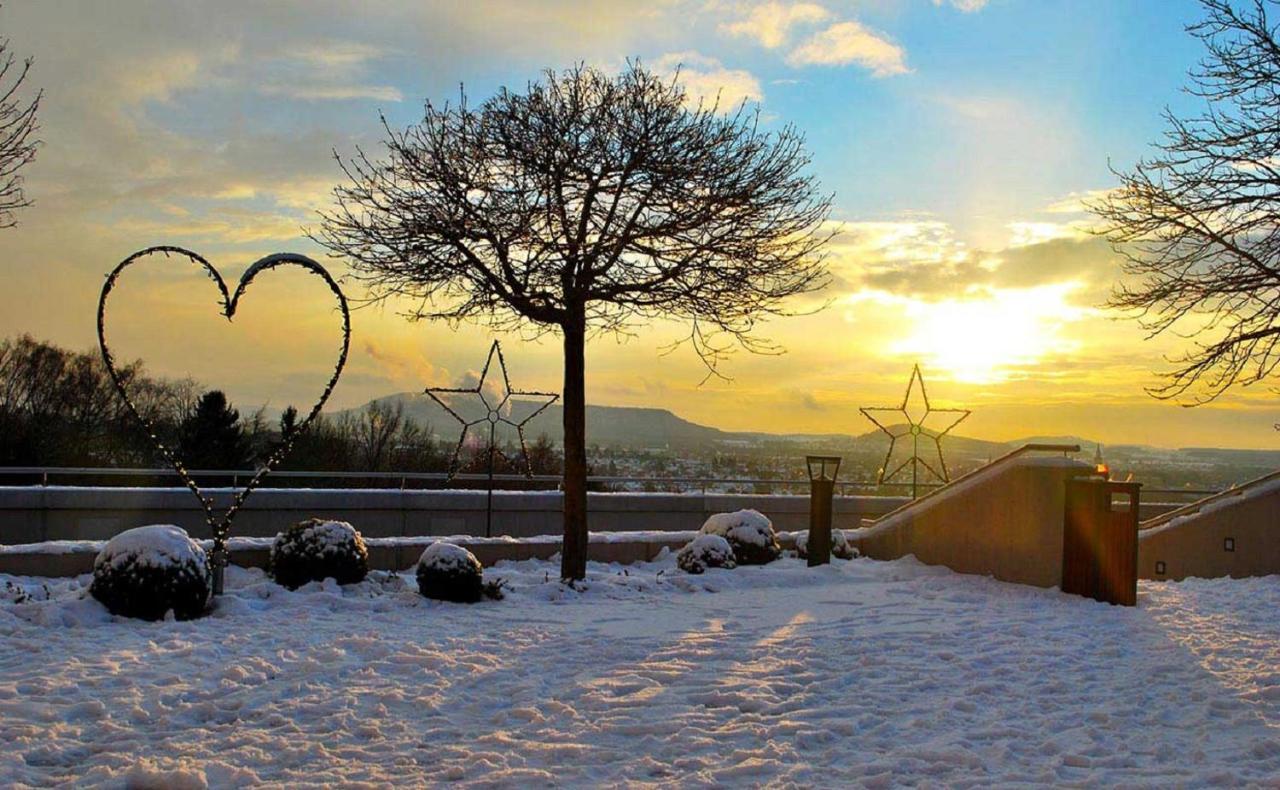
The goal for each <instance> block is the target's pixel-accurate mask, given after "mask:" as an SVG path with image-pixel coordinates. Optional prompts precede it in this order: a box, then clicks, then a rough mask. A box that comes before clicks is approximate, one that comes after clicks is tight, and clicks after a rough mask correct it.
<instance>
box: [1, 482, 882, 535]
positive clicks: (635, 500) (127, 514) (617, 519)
mask: <svg viewBox="0 0 1280 790" xmlns="http://www.w3.org/2000/svg"><path fill="white" fill-rule="evenodd" d="M213 493H214V497H215V499H216V500H217V501H218V503H219V504H220V505H221V504H223V503H225V502H227V501H229V500H230V497H231V495H230V494H229V493H228V492H227V491H225V490H219V491H215V492H213ZM906 501H907V500H906V499H903V498H899V497H858V496H854V497H837V498H836V500H835V525H836V526H837V527H843V528H848V529H852V528H854V527H857V526H858V525H859V524H860V523H861V521H862V519H864V518H875V517H878V516H881V515H883V514H884V513H887V512H888V511H890V510H892V509H894V508H896V507H898V506H899V505H901V504H902V503H904V502H906ZM560 508H561V497H560V494H558V493H556V492H531V493H524V492H507V491H503V492H495V493H494V521H493V524H494V528H493V533H494V534H495V535H504V534H505V535H511V536H513V537H529V536H533V535H558V534H560V532H561V529H562V521H561V511H560ZM742 508H754V509H756V510H759V511H760V512H762V513H764V514H765V515H767V516H768V517H769V518H770V519H771V520H772V521H773V522H774V526H775V527H776V528H777V529H779V530H788V531H790V530H797V529H807V528H808V519H809V498H808V497H807V496H780V495H776V496H754V495H729V494H706V495H703V494H594V493H593V494H591V495H589V497H588V509H589V517H590V527H591V529H592V530H593V531H596V532H628V531H635V530H663V531H671V530H696V529H699V528H700V527H701V526H702V523H703V522H704V521H706V519H707V516H709V515H711V514H712V513H720V512H724V511H731V510H739V509H742ZM312 516H322V517H326V518H336V519H342V520H344V521H350V522H351V523H352V524H354V525H355V526H356V527H357V528H358V529H359V530H360V531H361V532H362V533H363V534H364V535H365V536H366V537H370V538H378V537H399V536H417V535H483V534H484V530H485V494H484V492H480V491H398V490H375V489H371V490H321V489H302V490H299V489H262V490H259V491H256V492H254V493H253V495H252V496H250V497H249V499H248V502H247V506H246V507H245V509H243V510H242V511H241V512H240V513H239V514H238V515H237V516H236V519H235V523H234V525H233V534H234V535H242V536H248V537H271V536H274V535H275V534H276V533H277V532H279V531H280V530H281V529H283V528H284V527H286V526H288V525H289V524H292V523H293V522H296V521H300V520H302V519H304V518H310V517H312ZM143 524H177V525H178V526H180V527H182V528H184V529H186V530H187V531H188V532H190V533H191V535H192V536H193V537H210V536H209V534H208V530H207V528H206V527H205V523H204V512H203V511H202V510H201V509H200V507H199V505H198V504H197V502H196V500H195V497H193V496H192V495H191V492H189V491H187V490H186V489H183V488H59V487H49V488H41V487H32V488H0V544H10V545H12V544H18V543H36V542H41V541H48V540H105V539H108V538H110V537H111V536H113V535H115V534H116V533H118V532H121V531H123V530H126V529H129V528H130V527H136V526H140V525H143Z"/></svg>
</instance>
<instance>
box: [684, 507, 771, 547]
mask: <svg viewBox="0 0 1280 790" xmlns="http://www.w3.org/2000/svg"><path fill="white" fill-rule="evenodd" d="M702 532H703V534H705V535H719V536H720V537H722V538H729V539H731V540H735V541H738V542H740V543H750V544H751V545H753V546H761V547H763V546H768V545H769V544H770V543H772V542H773V535H774V533H773V523H772V522H771V521H769V519H768V518H767V517H765V515H764V514H763V513H760V512H759V511H756V510H738V511H735V512H733V513H715V514H713V515H712V516H710V517H709V518H708V519H707V520H706V522H704V523H703V525H702Z"/></svg>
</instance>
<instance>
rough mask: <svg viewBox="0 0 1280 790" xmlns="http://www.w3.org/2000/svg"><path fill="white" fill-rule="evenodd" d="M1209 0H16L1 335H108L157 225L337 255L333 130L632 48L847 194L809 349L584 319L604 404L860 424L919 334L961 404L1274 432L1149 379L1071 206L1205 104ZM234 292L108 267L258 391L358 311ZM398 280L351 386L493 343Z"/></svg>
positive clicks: (410, 118)
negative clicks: (224, 315) (35, 119)
mask: <svg viewBox="0 0 1280 790" xmlns="http://www.w3.org/2000/svg"><path fill="white" fill-rule="evenodd" d="M1198 16H1199V9H1198V5H1197V4H1196V3H1195V2H1192V1H1191V0H1061V1H1060V0H985V1H984V0H860V1H846V2H834V1H832V2H784V1H783V0H769V1H767V2H753V1H744V2H736V1H734V0H650V1H649V2H643V3H630V2H627V3H624V2H617V3H604V2H594V3H592V2H569V1H568V0H563V1H557V0H547V1H546V2H536V3H533V2H516V0H489V1H487V2H486V1H483V0H481V1H479V2H421V1H417V2H410V1H409V0H404V1H400V0H377V1H376V2H365V3H355V2H350V3H343V2H332V1H331V2H324V1H323V0H322V1H320V2H306V3H304V2H274V3H256V2H234V1H232V2H226V1H225V0H224V1H218V2H212V1H210V2H205V1H202V0H185V1H184V2H159V1H158V0H157V1H156V2H144V1H143V0H115V1H114V2H111V3H98V2H88V1H87V0H86V1H85V2H72V1H71V0H42V2H34V1H32V0H10V1H9V2H6V3H5V4H4V5H3V7H0V35H4V36H7V37H9V38H10V39H11V41H12V45H13V47H14V49H15V50H16V51H17V52H19V53H20V54H25V55H31V56H33V57H34V58H35V66H34V68H33V70H32V72H31V77H30V81H31V85H32V86H33V87H39V88H41V89H43V91H44V100H43V104H42V110H41V124H42V130H41V137H42V139H43V141H44V145H43V147H42V149H41V150H40V153H39V157H38V159H37V161H36V162H35V163H34V164H32V165H31V166H30V168H29V169H28V171H27V191H28V194H29V195H30V197H32V198H34V200H35V201H36V204H35V205H34V206H33V207H32V208H30V209H27V210H26V211H25V212H24V213H23V214H22V215H21V216H20V217H19V219H20V222H21V224H20V225H19V226H18V227H17V228H14V229H10V230H4V231H0V283H3V285H4V287H3V288H0V336H13V335H15V334H19V333H23V332H28V333H31V334H32V335H34V336H36V337H39V338H45V339H49V340H52V341H54V342H57V343H60V344H63V345H66V346H71V347H74V348H83V349H89V348H92V347H93V346H94V344H95V335H94V320H95V310H96V303H97V298H98V292H99V290H100V288H101V286H102V280H103V276H104V275H105V274H106V273H107V272H108V271H110V270H111V268H112V267H114V265H115V264H116V263H117V262H118V261H119V260H121V259H122V258H124V257H125V256H127V255H128V254H130V253H131V252H133V251H135V250H138V249H141V248H143V247H148V246H152V245H156V244H176V245H181V246H186V247H189V248H191V249H194V250H196V251H198V252H200V253H201V254H203V255H205V256H206V257H208V258H209V259H210V260H211V261H212V262H213V263H214V264H215V265H216V266H218V267H219V268H220V269H221V270H222V271H223V272H224V276H226V277H227V278H228V279H229V280H231V279H234V278H236V277H238V276H239V273H240V272H241V271H243V270H244V269H245V267H247V266H248V265H249V264H250V263H251V262H252V261H253V260H255V259H257V258H258V257H260V256H261V255H264V254H267V253H271V252H278V251H295V252H301V253H304V254H309V255H314V256H317V257H320V256H322V255H323V252H322V251H321V250H319V249H318V248H317V247H316V246H315V245H314V244H313V243H312V242H310V241H309V240H308V239H307V238H306V236H305V231H306V229H308V228H314V227H316V226H317V224H318V219H317V211H318V210H322V209H324V208H326V207H328V206H329V205H331V191H332V188H333V186H334V185H335V184H336V183H338V182H339V180H340V178H341V177H342V174H341V172H340V171H339V169H338V167H337V165H336V163H335V162H334V158H333V157H334V153H335V152H337V153H338V154H339V155H350V154H351V153H353V152H354V151H355V149H356V147H357V146H362V147H364V148H366V149H369V150H371V151H375V152H376V150H377V147H378V143H379V140H380V137H381V132H382V129H381V125H380V121H379V114H380V113H381V114H383V115H385V116H386V118H387V121H388V122H389V123H390V124H391V125H392V126H393V127H404V126H407V125H409V124H412V123H414V122H415V121H418V120H420V119H421V116H422V102H423V101H424V100H425V99H430V100H432V101H434V102H442V101H445V100H449V99H453V98H456V97H457V96H458V93H459V90H460V89H461V88H462V87H463V86H465V91H466V93H467V95H468V96H469V97H470V99H471V100H472V101H473V102H476V101H480V100H483V99H484V98H485V97H487V96H489V95H491V94H492V93H493V91H494V90H495V89H497V88H498V87H500V86H504V85H505V86H510V87H513V88H519V87H521V86H523V85H525V84H526V83H527V82H528V81H529V80H531V79H535V78H537V76H538V74H539V72H540V71H541V70H543V69H546V68H554V69H561V68H565V67H568V66H570V65H572V64H574V63H576V62H585V63H589V64H591V65H595V66H598V67H600V68H602V69H606V70H611V71H616V70H618V69H620V68H621V67H623V65H624V64H625V62H626V61H627V59H628V58H631V59H639V60H640V61H641V62H642V63H643V64H645V65H646V66H647V67H649V68H653V69H656V70H660V71H663V72H668V71H674V70H675V69H676V68H677V67H680V69H681V74H682V75H683V80H684V82H685V86H686V88H687V89H688V91H689V92H690V95H691V97H698V96H714V95H717V94H718V95H720V97H721V100H722V101H724V102H735V101H739V100H744V99H745V100H747V101H749V102H752V103H755V104H758V106H759V109H760V112H761V115H762V118H763V119H764V123H765V125H766V127H767V128H781V127H782V126H783V125H784V124H794V125H795V126H796V127H797V128H799V129H800V130H802V131H803V132H804V134H805V136H806V138H807V143H808V147H809V150H810V152H811V154H812V165H811V167H812V172H813V173H814V174H815V175H816V176H817V178H818V179H819V181H820V183H821V185H822V188H823V189H824V191H826V192H830V193H832V194H833V195H834V202H833V211H832V217H831V222H832V228H833V229H834V230H836V231H837V234H836V236H835V238H834V240H833V242H832V244H831V247H830V250H829V260H828V262H829V265H830V268H831V271H832V274H833V275H834V277H833V284H832V286H831V287H830V288H829V289H828V290H827V291H826V292H825V293H824V294H823V297H824V299H825V301H826V302H827V303H828V307H827V308H826V309H825V310H822V311H821V312H818V313H816V314H813V315H806V316H802V317H796V318H788V319H779V320H776V321H773V322H771V323H768V324H766V325H765V327H764V328H763V330H762V332H763V335H764V336H766V337H768V338H769V339H771V340H773V341H775V342H777V343H779V344H781V345H782V346H783V347H785V348H786V349H787V353H786V354H785V355H782V356H756V355H751V354H748V353H745V352H744V353H741V354H738V355H737V356H735V357H734V358H733V359H732V360H731V361H730V363H729V364H728V366H727V368H726V372H727V373H728V374H729V375H730V376H731V377H732V380H731V381H718V380H711V381H708V382H706V383H702V382H703V379H704V374H703V370H702V368H701V363H700V362H699V361H698V359H697V358H696V356H695V355H694V354H693V353H692V352H691V351H689V350H688V349H678V350H676V351H674V352H672V353H666V352H665V347H666V346H667V345H668V344H669V343H670V342H671V341H672V340H673V339H676V338H678V337H680V335H681V328H680V327H679V326H678V325H673V324H665V323H659V324H657V325H654V326H651V327H647V328H644V329H642V330H641V331H639V332H637V333H636V334H635V336H632V337H628V338H621V339H619V338H613V337H597V338H594V339H593V340H592V341H591V343H590V344H589V346H588V360H587V365H588V369H587V376H588V379H587V398H588V402H590V403H597V404H609V405H634V406H656V407H663V408H669V409H672V410H673V411H675V412H676V413H677V414H679V415H681V416H682V417H685V418H687V419H691V420H694V421H697V422H700V423H704V424H708V425H714V426H716V427H720V428H725V429H733V430H765V431H777V432H849V433H862V432H864V431H866V430H869V429H871V428H873V427H874V426H872V425H871V424H870V423H868V422H867V421H866V420H865V419H864V418H863V417H862V416H861V415H860V414H859V412H858V408H857V407H859V406H880V405H890V404H893V403H894V402H897V401H900V400H901V398H902V395H903V392H904V390H905V387H906V383H907V380H908V377H909V375H910V373H911V368H912V365H913V364H914V363H916V362H918V363H919V364H920V365H921V367H922V370H923V371H924V376H925V380H926V382H927V384H928V387H929V390H928V391H929V395H930V397H931V398H932V399H933V401H934V405H936V406H964V407H967V408H971V409H973V410H974V413H973V416H972V417H970V418H969V420H967V421H966V423H965V424H964V426H963V428H962V429H961V430H959V432H960V433H963V434H966V435H971V436H977V437H981V438H990V439H1000V440H1010V439H1016V438H1020V437H1026V436H1035V435H1067V434H1070V435H1077V436H1084V437H1088V438H1091V439H1099V440H1102V441H1104V442H1107V443H1122V442H1123V443H1147V444H1156V445H1162V446H1236V447H1259V448H1271V447H1275V446H1276V443H1277V441H1278V440H1280V434H1277V433H1276V432H1275V431H1274V430H1272V424H1273V423H1276V422H1277V421H1280V407H1278V406H1277V396H1276V393H1275V391H1274V389H1267V388H1266V387H1265V386H1254V387H1252V388H1248V389H1241V390H1238V391H1236V392H1233V393H1232V394H1230V395H1228V396H1226V397H1224V398H1222V399H1220V400H1219V401H1218V402H1216V403H1214V404H1212V405H1209V406H1200V407H1197V408H1194V409H1187V408H1183V407H1181V406H1180V405H1178V404H1176V403H1169V402H1161V401H1156V400H1154V399H1153V398H1151V397H1150V396H1149V395H1148V394H1146V391H1145V388H1146V387H1149V386H1152V385H1155V384H1158V383H1159V379H1158V377H1157V372H1158V371H1160V370H1162V369H1166V368H1167V365H1166V364H1165V362H1164V358H1165V357H1166V355H1169V354H1171V353H1176V352H1177V351H1178V350H1179V349H1180V348H1182V347H1183V346H1181V345H1180V344H1181V343H1184V342H1185V341H1183V340H1181V339H1179V338H1174V337H1161V338H1156V339H1147V338H1146V337H1145V336H1144V334H1143V332H1142V331H1141V330H1140V329H1139V328H1138V327H1137V326H1136V325H1134V324H1133V323H1132V322H1131V321H1127V320H1123V319H1122V318H1121V317H1119V316H1117V315H1115V314H1114V313H1111V312H1109V311H1107V310H1106V309H1104V308H1103V307H1102V306H1101V305H1102V304H1103V303H1104V301H1105V300H1106V297H1107V295H1108V293H1109V292H1110V289H1111V288H1112V287H1113V284H1114V283H1115V282H1116V280H1117V278H1118V277H1119V276H1120V272H1119V267H1118V263H1117V261H1116V259H1115V256H1114V255H1113V254H1112V253H1111V251H1110V250H1109V249H1108V248H1107V246H1106V245H1105V244H1104V243H1103V242H1101V241H1100V240H1098V239H1097V238H1094V237H1091V236H1090V235H1089V234H1088V232H1087V231H1088V229H1089V227H1090V223H1091V220H1090V217H1089V215H1088V214H1086V213H1084V211H1083V210H1082V205H1081V201H1082V200H1086V199H1087V198H1088V197H1089V196H1090V195H1097V194H1099V193H1101V192H1102V191H1104V190H1107V189H1109V188H1111V187H1114V186H1115V184H1116V179H1115V176H1114V175H1113V174H1112V173H1111V172H1110V170H1109V166H1115V167H1119V168H1124V167H1127V166H1128V165H1130V164H1131V163H1133V162H1134V161H1135V160H1137V159H1138V158H1139V157H1141V156H1143V155H1146V154H1149V153H1150V152H1151V148H1150V145H1151V143H1152V142H1154V141H1156V140H1158V139H1159V136H1160V134H1161V133H1162V131H1163V128H1164V124H1163V121H1162V120H1161V117H1160V114H1161V112H1162V110H1163V109H1164V108H1166V107H1168V108H1171V109H1172V110H1174V111H1175V112H1183V113H1185V112H1191V111H1194V110H1195V109H1196V104H1195V101H1194V100H1193V99H1192V98H1191V97H1189V96H1187V95H1186V94H1184V93H1182V92H1181V86H1182V85H1183V84H1184V81H1185V74H1186V71H1187V69H1188V68H1190V67H1192V66H1193V65H1194V64H1195V62H1196V61H1197V59H1198V58H1199V57H1200V55H1201V52H1200V45H1199V44H1198V42H1196V41H1195V40H1194V39H1192V38H1191V37H1190V36H1189V35H1187V33H1186V32H1185V30H1184V28H1185V26H1186V25H1187V24H1188V23H1191V22H1193V21H1195V20H1196V19H1197V18H1198ZM325 262H326V264H327V265H328V266H330V267H331V269H332V270H333V271H334V272H335V274H341V273H342V272H343V271H344V270H345V266H344V263H343V262H342V261H341V260H336V259H326V260H325ZM360 295H361V292H360V290H359V288H358V287H356V286H354V285H353V286H352V287H351V296H353V297H357V298H358V297H359V296H360ZM214 297H215V293H214V290H213V289H212V287H211V286H210V285H209V283H208V281H207V280H204V279H203V278H202V277H201V276H200V275H199V273H198V272H196V271H194V269H192V268H191V267H186V266H182V265H180V264H178V263H175V262H174V261H172V260H170V261H157V262H155V263H150V264H148V265H146V266H144V267H136V268H135V269H133V270H130V272H129V274H128V275H127V276H126V279H125V280H124V281H122V284H121V285H120V286H119V288H118V290H117V291H116V292H115V294H114V295H113V297H112V312H111V315H110V319H111V320H110V325H109V336H110V338H111V342H112V344H113V347H114V349H115V351H116V353H117V355H118V356H121V357H128V358H134V357H141V358H143V359H145V360H146V361H147V363H148V366H149V368H150V369H151V370H152V371H153V372H155V373H158V374H162V375H167V376H187V375H190V376H193V377H195V378H196V379H198V380H199V381H201V382H203V383H204V384H206V385H208V386H211V387H214V386H216V387H219V388H222V389H224V390H226V391H227V393H228V395H229V396H230V397H231V398H232V400H233V401H234V402H235V403H237V404H238V405H240V406H241V407H242V408H249V409H252V408H255V407H257V406H260V405H266V406H268V408H270V409H272V410H277V409H280V408H283V407H284V406H285V405H287V404H291V403H292V404H300V405H305V404H307V403H308V401H309V399H311V398H313V397H314V394H315V393H317V392H318V391H319V390H320V389H321V387H322V386H323V382H324V381H325V380H326V379H327V377H328V372H329V367H330V365H331V364H332V358H333V356H334V353H335V349H336V344H337V340H338V330H337V326H338V324H337V320H336V316H335V314H334V312H333V310H332V304H331V301H330V299H329V297H328V295H327V291H325V290H324V288H323V285H322V284H320V283H319V282H318V281H315V280H314V279H313V278H309V277H307V276H306V275H304V274H301V273H287V272H285V273H274V272H273V273H272V274H271V275H268V276H267V277H264V278H263V279H262V281H261V282H259V283H255V285H254V287H253V289H252V291H251V292H250V295H249V296H247V297H246V298H245V300H244V302H243V303H242V304H241V306H240V313H239V314H238V315H237V317H236V320H235V321H234V322H233V323H231V324H228V323H227V322H226V321H225V320H221V319H219V318H218V317H217V315H216V302H215V298H214ZM403 309H406V306H404V305H396V304H394V303H388V304H382V305H375V306H367V307H361V308H360V309H358V310H356V311H355V313H354V315H353V328H354V335H353V341H352V353H351V359H350V362H349V364H348V367H347V370H346V372H345V374H344V376H343V379H342V380H341V382H340V383H339V385H338V387H337V390H336V391H335V393H334V396H333V399H332V400H331V402H330V403H331V407H334V408H342V407H348V406H354V405H358V404H361V403H363V402H365V401H367V400H369V399H370V398H373V397H377V396H380V395H385V394H389V393H392V392H401V391H415V390H421V389H423V388H424V387H427V386H448V385H450V384H456V383H458V382H459V381H462V380H464V379H465V378H466V377H467V376H468V374H469V373H471V372H473V371H474V370H475V369H476V368H478V367H479V366H480V365H481V364H483V360H484V358H485V354H486V351H487V348H488V345H489V343H490V342H491V340H492V339H493V337H494V335H492V334H491V333H490V332H489V331H488V330H486V329H485V328H483V327H476V326H468V325H463V326H459V327H454V326H448V325H445V324H430V323H411V322H408V321H406V320H405V319H404V318H402V317H401V311H402V310H403ZM498 337H499V339H500V340H502V342H503V346H504V349H505V352H506V356H507V359H508V363H509V367H510V369H511V375H512V383H513V384H514V385H515V386H517V387H520V388H524V389H551V390H558V389H559V383H560V376H561V362H560V348H559V345H558V343H557V338H555V337H542V338H539V339H531V338H529V337H522V336H521V335H519V334H512V335H501V336H498Z"/></svg>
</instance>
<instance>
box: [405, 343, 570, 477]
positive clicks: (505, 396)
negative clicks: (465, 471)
mask: <svg viewBox="0 0 1280 790" xmlns="http://www.w3.org/2000/svg"><path fill="white" fill-rule="evenodd" d="M495 356H496V357H497V358H498V369H499V370H500V371H501V372H502V392H501V393H499V395H500V398H499V399H498V401H497V402H496V403H490V402H489V401H490V400H491V398H492V395H490V396H489V397H486V396H485V393H484V383H485V380H486V379H487V378H488V377H489V371H490V370H491V369H492V367H493V358H494V357H495ZM423 392H424V393H425V394H426V395H427V396H429V397H430V398H431V399H432V400H434V401H435V402H436V403H438V404H440V406H441V407H442V408H443V409H444V410H445V411H447V412H449V414H450V415H451V416H452V417H453V418H454V419H455V420H457V421H458V423H459V424H460V425H461V426H462V433H461V434H460V435H459V436H458V443H457V444H456V445H455V446H454V448H453V457H452V458H451V459H450V461H449V477H448V479H449V480H452V479H453V478H454V476H455V475H457V473H458V456H459V455H460V454H461V453H462V446H463V445H464V444H465V443H466V441H467V433H468V432H469V431H470V430H471V429H472V428H473V427H475V426H477V425H481V424H482V423H484V424H488V426H489V446H488V451H489V453H490V458H491V459H492V457H493V456H494V455H499V456H502V457H503V458H505V459H506V460H507V461H508V462H510V463H511V464H512V465H516V464H515V462H514V461H513V460H512V459H511V458H509V457H507V455H506V454H505V453H503V452H502V450H501V448H499V447H498V444H497V430H498V425H499V424H502V425H508V426H510V427H512V428H515V429H516V435H517V436H519V437H520V453H521V455H522V456H523V459H524V469H525V477H530V478H531V477H533V465H532V464H531V463H530V462H529V448H528V447H527V446H525V441H524V426H525V425H527V424H528V423H529V421H530V420H532V419H533V418H534V417H537V416H538V415H539V414H541V413H542V412H544V411H546V409H547V407H549V406H550V405H551V404H553V403H555V402H556V401H557V400H558V399H559V398H560V396H559V395H557V394H555V393H552V392H533V391H529V390H517V389H512V388H511V379H510V378H509V377H508V376H507V361H506V359H504V358H503V356H502V347H501V346H500V345H499V344H498V341H496V340H495V341H493V345H492V346H490V347H489V356H488V357H487V358H486V359H485V361H484V368H483V369H482V370H481V371H480V380H479V381H477V382H476V385H475V386H474V387H461V388H455V387H428V388H427V389H425V390H423ZM440 395H474V396H475V397H477V398H479V400H480V403H481V404H482V405H483V406H484V409H485V415H484V416H483V417H479V418H477V419H474V420H468V419H467V418H465V417H463V416H462V415H461V414H459V413H458V412H456V411H454V409H453V407H451V406H450V405H449V404H448V403H446V402H445V401H444V400H442V399H441V398H440V397H439V396H440ZM515 396H519V397H521V398H522V399H525V400H529V399H534V400H540V401H542V403H541V405H539V406H538V407H537V408H535V409H534V410H533V411H532V412H530V413H529V414H528V415H526V416H525V418H524V419H522V420H520V421H519V422H516V421H514V420H512V419H510V417H508V416H507V415H506V413H505V412H506V411H507V410H508V407H509V406H510V404H511V400H512V398H513V397H515ZM489 470H490V476H492V474H493V465H492V463H491V464H490V465H489ZM490 488H492V483H491V484H490Z"/></svg>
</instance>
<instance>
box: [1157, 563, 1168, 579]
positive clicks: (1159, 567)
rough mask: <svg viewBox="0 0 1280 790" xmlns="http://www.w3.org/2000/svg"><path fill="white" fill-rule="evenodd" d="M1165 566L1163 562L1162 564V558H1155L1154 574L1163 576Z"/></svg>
mask: <svg viewBox="0 0 1280 790" xmlns="http://www.w3.org/2000/svg"><path fill="white" fill-rule="evenodd" d="M1165 568H1166V566H1165V564H1164V560H1156V575H1157V576H1163V575H1164V574H1165Z"/></svg>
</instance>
